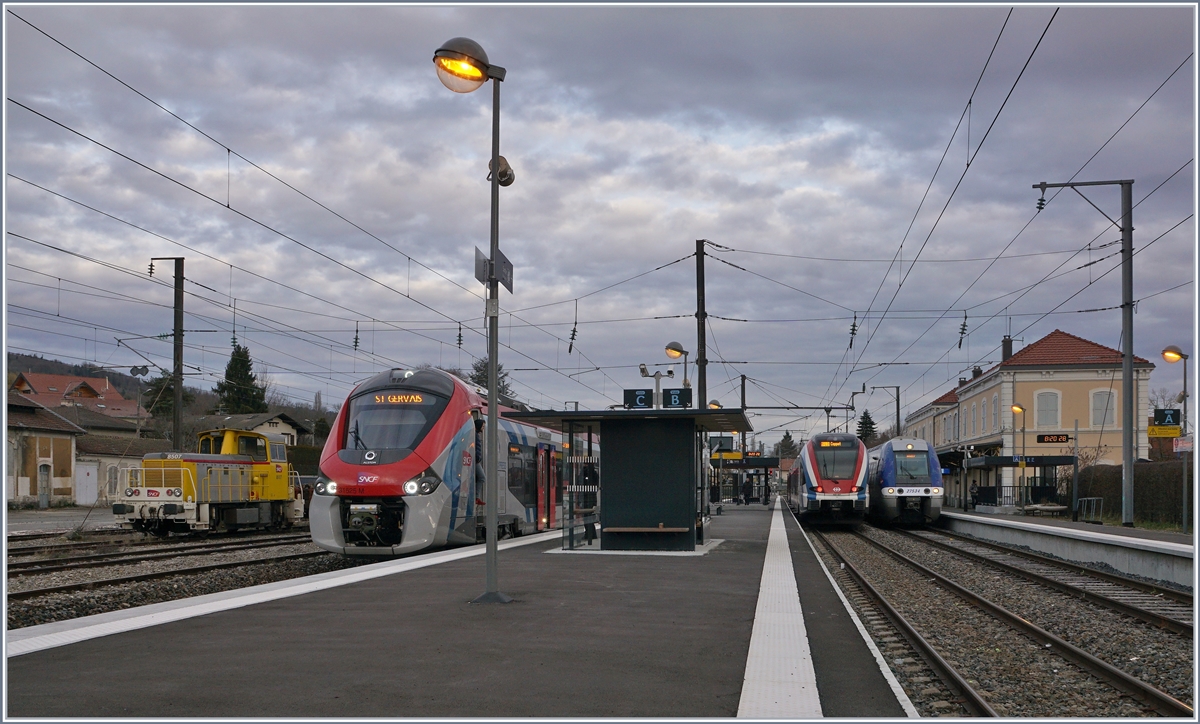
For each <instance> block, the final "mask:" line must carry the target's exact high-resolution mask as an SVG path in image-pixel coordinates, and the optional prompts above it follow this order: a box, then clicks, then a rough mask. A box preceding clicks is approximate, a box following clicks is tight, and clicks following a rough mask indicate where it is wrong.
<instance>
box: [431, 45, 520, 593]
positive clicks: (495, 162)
mask: <svg viewBox="0 0 1200 724" xmlns="http://www.w3.org/2000/svg"><path fill="white" fill-rule="evenodd" d="M433 64H434V66H435V67H436V68H437V75H438V79H439V80H440V81H442V85H444V86H446V87H447V88H449V89H450V90H452V91H454V92H455V93H470V92H471V91H474V90H478V89H479V88H481V87H482V86H483V84H484V83H486V82H487V81H489V80H491V81H493V82H492V160H491V162H490V163H489V164H488V170H489V171H490V172H491V173H489V174H488V178H489V180H490V181H491V182H492V224H491V226H492V229H491V249H490V251H491V256H490V261H489V263H488V274H487V291H488V297H487V302H486V316H487V319H488V411H487V442H486V445H487V471H486V475H487V483H486V486H485V487H486V492H485V493H484V506H485V508H486V523H485V524H486V526H487V552H486V555H485V558H486V560H487V564H486V565H487V591H486V592H484V593H483V595H481V596H479V597H478V598H476V599H475V600H474V601H472V603H508V602H509V601H511V600H512V599H511V598H509V597H508V596H506V595H504V594H503V593H500V584H499V580H498V576H497V572H496V567H497V558H498V556H497V551H498V548H497V542H496V527H497V517H496V508H497V505H498V498H499V495H498V490H497V487H498V486H497V483H498V481H499V473H498V469H499V468H498V461H499V455H500V452H499V437H498V426H499V424H500V418H499V408H500V401H499V399H498V396H497V389H496V388H497V379H496V377H497V374H496V372H497V357H499V353H500V344H499V340H500V323H499V322H500V284H499V279H498V278H497V276H496V263H497V260H498V259H499V256H500V186H502V185H503V186H508V185H509V184H511V183H512V182H513V172H512V169H511V168H509V166H508V163H507V162H506V161H504V159H503V157H502V156H501V155H500V83H501V82H502V81H503V80H504V75H505V70H504V68H501V67H500V66H498V65H492V64H490V63H489V62H488V57H487V53H485V52H484V51H483V48H482V47H481V46H480V45H479V43H476V42H475V41H474V40H471V39H470V38H451V39H450V40H447V41H446V42H445V43H443V44H442V47H440V48H438V49H437V52H435V53H434V54H433Z"/></svg>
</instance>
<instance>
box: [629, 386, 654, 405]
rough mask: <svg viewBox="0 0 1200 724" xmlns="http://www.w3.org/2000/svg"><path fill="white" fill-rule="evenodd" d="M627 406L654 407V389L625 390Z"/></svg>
mask: <svg viewBox="0 0 1200 724" xmlns="http://www.w3.org/2000/svg"><path fill="white" fill-rule="evenodd" d="M625 407H626V408H627V409H630V410H651V409H654V390H625Z"/></svg>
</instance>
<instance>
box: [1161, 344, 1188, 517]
mask: <svg viewBox="0 0 1200 724" xmlns="http://www.w3.org/2000/svg"><path fill="white" fill-rule="evenodd" d="M1162 357H1163V359H1164V360H1166V361H1167V362H1169V363H1170V364H1175V363H1176V362H1178V361H1179V360H1183V392H1181V393H1179V397H1177V398H1175V401H1176V402H1178V403H1181V404H1182V405H1183V411H1182V413H1181V415H1180V419H1179V422H1180V428H1181V429H1180V432H1182V433H1183V436H1184V437H1187V398H1188V393H1187V361H1188V355H1187V354H1184V351H1183V350H1181V349H1180V348H1179V347H1178V346H1177V345H1174V344H1172V345H1169V346H1168V347H1166V348H1165V349H1164V350H1163V351H1162ZM1187 458H1188V456H1187V450H1186V449H1185V450H1184V451H1183V532H1184V533H1187V529H1188V482H1187V471H1188V464H1187Z"/></svg>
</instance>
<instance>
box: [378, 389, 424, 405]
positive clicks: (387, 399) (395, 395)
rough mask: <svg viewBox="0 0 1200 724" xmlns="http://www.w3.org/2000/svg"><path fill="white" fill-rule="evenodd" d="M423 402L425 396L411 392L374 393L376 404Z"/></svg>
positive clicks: (413, 403) (417, 403) (415, 403)
mask: <svg viewBox="0 0 1200 724" xmlns="http://www.w3.org/2000/svg"><path fill="white" fill-rule="evenodd" d="M424 402H425V397H424V396H423V395H419V394H416V393H412V392H404V393H399V392H388V393H384V392H381V393H379V394H377V395H375V404H377V405H420V404H422V403H424Z"/></svg>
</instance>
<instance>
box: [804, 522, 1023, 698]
mask: <svg viewBox="0 0 1200 724" xmlns="http://www.w3.org/2000/svg"><path fill="white" fill-rule="evenodd" d="M809 532H810V533H812V534H813V537H814V538H816V540H817V541H819V542H820V544H821V545H822V546H824V548H825V549H826V550H827V551H829V553H830V555H832V556H833V557H834V558H835V559H836V560H837V562H838V563H839V565H838V566H835V567H832V568H831V569H830V570H831V573H832V575H833V577H834V579H835V580H836V581H837V582H838V586H839V587H841V589H842V591H843V592H844V593H845V594H846V596H847V597H848V598H849V599H850V600H852V601H854V604H855V608H857V609H858V612H859V616H860V618H861V619H862V620H863V621H864V622H865V623H866V624H867V625H868V626H870V627H871V633H872V636H873V637H874V639H875V641H876V645H877V646H879V647H880V648H883V649H884V653H885V656H886V657H887V658H889V659H891V661H892V663H893V664H894V665H895V666H896V667H898V668H900V669H901V670H900V671H899V672H897V673H899V674H900V675H901V676H903V677H904V683H905V684H907V686H905V689H906V692H907V693H908V694H909V698H910V699H914V698H916V699H917V700H918V701H920V699H921V698H924V697H919V696H914V694H924V696H925V697H934V701H932V702H930V703H929V704H928V705H927V706H926V707H924V708H927V709H931V710H932V711H930V712H928V714H926V712H922V714H923V715H928V716H938V715H966V716H977V717H998V716H1000V715H999V714H997V713H996V710H995V709H993V708H992V707H991V705H990V704H988V702H987V700H986V699H984V698H983V697H982V696H981V695H980V694H979V692H978V691H976V690H975V689H974V687H972V686H971V684H970V682H968V681H967V679H966V678H965V677H964V676H963V675H962V674H960V673H959V672H958V671H957V670H956V669H955V668H954V667H953V666H951V665H950V664H949V663H948V662H947V661H946V660H945V659H944V658H942V656H941V654H939V653H938V652H937V650H936V649H935V648H934V647H933V646H932V645H931V644H930V643H929V642H928V641H927V640H926V639H925V638H924V637H923V636H921V634H920V633H919V632H918V631H917V630H916V628H915V627H913V625H912V624H911V623H910V622H909V621H908V619H906V618H904V616H903V614H901V613H900V612H899V611H898V610H896V608H895V607H893V606H892V605H891V603H889V602H888V600H887V598H885V597H884V596H883V595H882V594H880V593H879V591H877V590H876V589H875V587H874V586H872V585H871V583H870V582H869V581H868V580H867V579H866V577H864V576H863V574H862V573H860V572H859V571H858V569H857V568H856V567H855V566H854V564H853V563H852V562H851V561H850V560H849V559H848V558H847V557H846V556H845V555H843V554H842V552H841V551H840V550H839V549H838V548H837V546H835V545H833V543H831V542H830V541H829V539H828V538H826V537H825V536H824V535H823V534H822V533H820V532H819V531H816V530H809ZM922 664H924V665H923V666H922ZM926 673H932V674H934V675H935V676H937V677H938V679H939V680H940V681H941V682H942V683H944V684H945V685H946V688H948V689H949V690H950V691H951V692H952V695H951V696H949V697H941V698H938V695H939V694H941V691H940V690H938V689H937V687H936V686H931V684H932V677H929V676H926V675H925V674H926ZM906 674H907V676H905V675H906ZM947 699H950V701H947ZM939 704H944V706H939ZM939 710H940V711H939Z"/></svg>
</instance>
